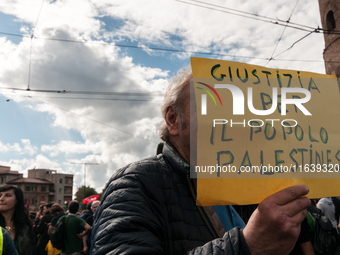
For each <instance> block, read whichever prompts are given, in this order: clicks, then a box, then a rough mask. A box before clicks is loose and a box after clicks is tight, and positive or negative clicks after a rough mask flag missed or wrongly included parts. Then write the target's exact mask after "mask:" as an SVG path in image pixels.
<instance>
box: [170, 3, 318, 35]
mask: <svg viewBox="0 0 340 255" xmlns="http://www.w3.org/2000/svg"><path fill="white" fill-rule="evenodd" d="M174 1H176V2H181V3H185V4H189V5H193V6H198V7H202V8H205V9H209V10H214V11H219V12H224V13H228V14H232V15H236V16H239V17H243V18H248V19H253V20H258V21H262V22H266V23H270V24H274V25H279V26H287V27H289V28H294V29H297V30H302V31H306V32H310V29H308V30H307V29H306V28H302V27H299V26H296V25H288V23H287V22H282V21H280V20H276V21H271V20H265V19H263V18H257V17H252V16H249V15H248V16H247V15H245V14H238V13H233V12H231V11H225V10H220V9H216V8H213V7H208V6H203V5H199V4H194V3H189V2H186V1H182V0H174ZM280 22H281V23H282V24H281V23H280ZM313 29H314V28H313Z"/></svg>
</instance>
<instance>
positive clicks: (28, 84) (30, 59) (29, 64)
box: [27, 0, 45, 90]
mask: <svg viewBox="0 0 340 255" xmlns="http://www.w3.org/2000/svg"><path fill="white" fill-rule="evenodd" d="M44 1H45V0H42V2H41V6H40V9H39V13H38V16H37V20H36V21H35V24H34V27H33V29H32V34H31V46H30V54H29V62H28V81H27V90H29V89H30V80H31V65H32V44H33V38H34V32H35V29H36V27H37V24H38V20H39V17H40V13H41V10H42V7H43V5H44Z"/></svg>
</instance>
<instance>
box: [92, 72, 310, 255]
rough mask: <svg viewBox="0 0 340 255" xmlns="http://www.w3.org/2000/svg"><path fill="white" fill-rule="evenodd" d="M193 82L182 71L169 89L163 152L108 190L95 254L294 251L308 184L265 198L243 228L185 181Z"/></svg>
mask: <svg viewBox="0 0 340 255" xmlns="http://www.w3.org/2000/svg"><path fill="white" fill-rule="evenodd" d="M191 78H192V74H191V71H188V70H182V71H181V72H179V74H178V75H177V76H176V77H175V78H173V79H172V80H171V82H170V84H169V86H168V88H167V91H166V95H165V98H164V103H163V106H162V114H163V117H164V123H163V125H162V126H161V128H160V136H161V138H162V140H163V141H164V146H163V149H162V153H161V154H158V155H157V156H153V157H150V158H147V159H144V160H141V161H139V162H136V163H132V164H129V165H127V166H125V167H123V168H121V169H120V170H118V171H116V172H115V173H114V175H113V176H112V177H111V179H110V180H109V182H108V184H107V185H106V190H105V193H104V195H103V198H102V201H101V203H100V205H99V208H98V209H97V211H96V215H95V219H94V224H93V230H92V234H93V238H92V247H91V254H92V255H102V254H196V255H197V254H215V255H220V254H221V255H222V254H233V255H235V254H242V255H244V254H252V255H263V254H266V255H270V254H275V255H280V254H288V253H289V252H290V251H291V250H292V249H293V247H294V245H295V243H296V240H297V238H298V236H299V233H300V227H301V222H302V221H303V219H304V218H305V217H306V214H307V207H308V206H309V205H310V200H309V199H308V198H306V197H303V196H305V195H306V194H307V193H308V192H309V190H308V188H307V187H306V186H305V185H296V186H291V187H288V188H286V189H283V190H281V191H279V192H277V193H275V194H273V195H271V196H269V197H267V198H266V199H264V200H263V201H262V202H261V203H260V204H259V206H258V207H257V209H256V210H255V211H254V213H253V214H252V216H251V217H250V219H249V221H248V224H247V225H246V227H245V228H243V229H240V228H237V227H236V226H237V224H235V223H234V221H233V219H234V216H236V214H237V213H236V212H235V211H234V212H231V211H229V212H228V207H224V208H223V207H221V208H222V209H223V210H220V212H219V213H217V212H216V211H215V212H214V209H215V208H211V207H200V206H197V205H196V192H195V191H196V189H195V182H194V180H193V179H191V178H190V176H189V175H188V174H189V170H190V165H189V162H190V124H191V123H190V107H189V106H190V104H189V98H190V79H191ZM207 212H208V213H207ZM229 227H234V228H232V229H229Z"/></svg>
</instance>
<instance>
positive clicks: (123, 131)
mask: <svg viewBox="0 0 340 255" xmlns="http://www.w3.org/2000/svg"><path fill="white" fill-rule="evenodd" d="M28 98H31V99H33V100H35V101H38V102H41V103H45V104H47V105H50V106H52V107H55V108H58V109H60V110H63V111H66V112H69V113H72V114H74V115H77V116H79V117H82V118H85V119H87V120H90V121H93V122H96V123H99V124H101V125H103V126H106V127H109V128H112V129H115V130H117V131H120V132H122V133H125V134H128V135H131V136H133V137H135V138H139V139H142V140H145V141H148V142H151V143H154V144H158V142H155V141H152V140H149V139H147V138H144V137H141V136H137V135H135V134H132V133H130V132H127V131H125V130H122V129H119V128H116V127H114V126H111V125H108V124H106V123H103V122H100V121H98V120H95V119H91V118H89V117H86V116H84V115H81V114H78V113H75V112H72V111H70V110H67V109H65V108H62V107H59V106H57V105H54V104H51V103H47V102H45V101H43V100H38V99H34V98H32V97H30V96H28Z"/></svg>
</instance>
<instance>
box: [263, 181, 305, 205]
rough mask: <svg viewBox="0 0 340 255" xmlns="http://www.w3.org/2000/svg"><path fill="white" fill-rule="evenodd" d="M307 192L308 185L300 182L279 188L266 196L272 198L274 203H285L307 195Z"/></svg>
mask: <svg viewBox="0 0 340 255" xmlns="http://www.w3.org/2000/svg"><path fill="white" fill-rule="evenodd" d="M308 192H309V189H308V187H307V186H305V185H302V184H300V185H295V186H291V187H288V188H285V189H283V190H280V191H279V192H277V193H275V194H273V195H271V196H270V197H268V199H270V200H274V203H275V204H277V205H285V204H287V203H289V202H291V201H293V200H295V199H297V198H299V197H302V196H305V195H307V194H308Z"/></svg>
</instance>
